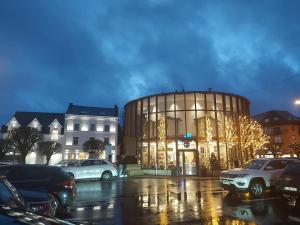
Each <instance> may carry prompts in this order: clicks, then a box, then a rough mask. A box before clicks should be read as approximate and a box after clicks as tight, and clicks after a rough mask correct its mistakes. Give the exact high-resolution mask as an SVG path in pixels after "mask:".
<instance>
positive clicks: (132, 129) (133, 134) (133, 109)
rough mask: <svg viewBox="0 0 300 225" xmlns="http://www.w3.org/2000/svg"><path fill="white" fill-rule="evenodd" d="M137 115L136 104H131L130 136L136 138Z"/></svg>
mask: <svg viewBox="0 0 300 225" xmlns="http://www.w3.org/2000/svg"><path fill="white" fill-rule="evenodd" d="M135 113H136V102H133V103H132V104H131V120H130V121H131V123H130V136H132V137H136V133H135V128H136V127H135Z"/></svg>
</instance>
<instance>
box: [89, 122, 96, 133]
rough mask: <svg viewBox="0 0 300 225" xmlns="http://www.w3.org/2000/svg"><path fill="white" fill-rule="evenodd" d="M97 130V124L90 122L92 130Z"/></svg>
mask: <svg viewBox="0 0 300 225" xmlns="http://www.w3.org/2000/svg"><path fill="white" fill-rule="evenodd" d="M95 130H96V124H94V123H91V124H90V131H95Z"/></svg>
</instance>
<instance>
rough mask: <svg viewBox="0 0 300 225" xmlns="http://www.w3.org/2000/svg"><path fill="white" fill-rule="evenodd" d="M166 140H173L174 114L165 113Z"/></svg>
mask: <svg viewBox="0 0 300 225" xmlns="http://www.w3.org/2000/svg"><path fill="white" fill-rule="evenodd" d="M166 120H167V139H168V140H170V139H171V140H175V113H174V112H168V113H167V117H166Z"/></svg>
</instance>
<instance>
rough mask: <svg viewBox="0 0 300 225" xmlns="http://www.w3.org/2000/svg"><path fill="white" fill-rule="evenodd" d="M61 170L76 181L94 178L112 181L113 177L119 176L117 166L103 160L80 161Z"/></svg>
mask: <svg viewBox="0 0 300 225" xmlns="http://www.w3.org/2000/svg"><path fill="white" fill-rule="evenodd" d="M61 168H62V169H63V170H64V171H65V172H67V173H69V174H70V175H71V176H72V177H74V179H75V180H78V179H94V178H100V179H102V180H110V179H111V178H112V177H114V176H118V171H117V169H116V168H115V166H114V165H113V164H112V163H111V162H109V161H107V160H103V159H87V160H79V161H78V162H76V163H75V164H72V165H71V166H64V167H61Z"/></svg>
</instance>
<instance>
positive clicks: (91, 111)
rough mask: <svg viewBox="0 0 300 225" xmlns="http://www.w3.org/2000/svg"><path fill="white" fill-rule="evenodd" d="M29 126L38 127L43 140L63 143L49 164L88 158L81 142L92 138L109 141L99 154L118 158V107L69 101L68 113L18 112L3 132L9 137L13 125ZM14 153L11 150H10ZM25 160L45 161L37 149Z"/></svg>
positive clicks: (112, 158)
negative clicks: (79, 104) (75, 103)
mask: <svg viewBox="0 0 300 225" xmlns="http://www.w3.org/2000/svg"><path fill="white" fill-rule="evenodd" d="M20 126H30V127H32V128H36V129H38V130H39V131H40V132H41V134H42V135H43V141H55V142H58V143H60V144H61V146H62V152H61V153H59V154H56V155H54V156H52V157H51V160H50V164H55V163H57V162H59V161H60V160H62V159H86V158H88V157H89V156H88V154H87V153H85V152H83V151H82V149H83V147H82V145H83V144H84V143H85V142H86V141H88V140H89V139H91V138H94V139H99V140H101V141H103V142H104V143H105V145H106V147H105V151H104V152H103V153H102V155H99V157H102V158H106V159H108V160H111V161H112V162H115V160H116V154H117V146H118V143H117V142H118V107H117V106H115V107H114V108H98V107H87V106H78V105H73V104H72V103H71V104H70V105H69V107H68V109H67V112H66V113H43V112H16V113H15V114H14V116H13V117H12V118H11V119H10V121H9V122H8V123H7V124H5V125H4V126H2V130H1V133H2V136H3V138H7V136H8V133H9V131H10V130H12V129H16V128H18V127H20ZM10 154H12V153H10ZM26 163H45V157H44V156H41V155H39V154H37V153H36V152H35V151H33V152H31V153H29V154H28V156H27V158H26Z"/></svg>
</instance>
